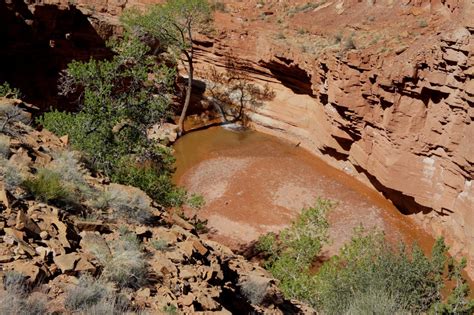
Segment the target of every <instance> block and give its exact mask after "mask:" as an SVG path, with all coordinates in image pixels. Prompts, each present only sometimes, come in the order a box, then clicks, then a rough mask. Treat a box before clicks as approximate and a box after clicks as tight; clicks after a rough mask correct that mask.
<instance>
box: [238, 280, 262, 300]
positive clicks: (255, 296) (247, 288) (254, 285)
mask: <svg viewBox="0 0 474 315" xmlns="http://www.w3.org/2000/svg"><path fill="white" fill-rule="evenodd" d="M240 289H241V291H242V294H243V295H244V296H245V297H246V298H247V300H249V301H250V302H251V303H252V304H255V305H258V304H260V303H262V301H263V299H264V298H265V295H266V294H267V289H268V282H267V281H255V280H252V279H247V280H245V281H243V282H242V283H241V284H240Z"/></svg>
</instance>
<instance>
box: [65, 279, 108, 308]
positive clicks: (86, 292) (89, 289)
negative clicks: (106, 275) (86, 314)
mask: <svg viewBox="0 0 474 315" xmlns="http://www.w3.org/2000/svg"><path fill="white" fill-rule="evenodd" d="M110 293H111V291H110V289H109V288H108V287H107V286H106V285H105V284H104V283H103V282H102V281H100V280H96V279H94V278H93V277H92V276H91V275H89V274H85V275H82V276H81V277H80V278H79V283H78V284H77V285H76V286H74V287H73V288H72V289H70V290H68V291H67V294H66V298H65V300H64V306H65V307H66V308H67V309H68V310H72V311H78V310H84V309H87V308H90V307H91V306H93V305H95V304H97V303H99V302H100V301H101V300H102V299H103V298H104V297H105V296H107V295H108V294H110Z"/></svg>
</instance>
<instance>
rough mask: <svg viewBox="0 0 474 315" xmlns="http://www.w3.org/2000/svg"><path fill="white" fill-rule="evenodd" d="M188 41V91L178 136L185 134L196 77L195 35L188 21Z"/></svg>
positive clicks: (179, 123) (186, 53) (180, 118)
mask: <svg viewBox="0 0 474 315" xmlns="http://www.w3.org/2000/svg"><path fill="white" fill-rule="evenodd" d="M187 32H188V40H189V46H190V51H189V52H187V51H184V54H185V55H186V59H187V61H188V87H187V89H186V98H185V100H184V105H183V110H182V111H181V116H180V117H179V122H178V136H182V135H183V134H184V120H185V119H186V112H187V111H188V107H189V102H190V101H191V92H192V88H193V77H194V67H193V57H194V47H193V34H192V31H191V21H188V24H187Z"/></svg>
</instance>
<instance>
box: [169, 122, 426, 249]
mask: <svg viewBox="0 0 474 315" xmlns="http://www.w3.org/2000/svg"><path fill="white" fill-rule="evenodd" d="M174 149H175V152H176V153H175V156H176V160H177V161H176V167H177V171H176V175H175V181H176V183H177V184H179V185H182V186H184V187H186V189H187V190H188V191H189V192H190V193H198V194H201V195H202V196H203V197H204V199H205V201H206V205H205V206H204V207H203V208H202V209H201V210H199V212H198V216H199V217H201V218H205V219H207V220H208V227H209V228H210V229H211V232H210V233H209V234H208V235H207V237H209V238H211V239H214V240H218V241H220V242H222V243H224V244H226V245H228V246H229V247H231V248H233V249H242V248H244V247H245V246H246V245H248V244H250V243H251V242H252V241H255V240H256V239H258V237H259V236H260V235H261V234H263V233H266V232H269V231H275V232H276V231H278V230H281V229H282V228H284V227H286V226H288V225H289V224H290V223H291V221H292V220H293V219H294V218H295V217H296V216H297V215H298V213H299V212H300V211H301V209H302V208H303V207H307V206H311V205H313V204H314V202H315V200H316V199H317V198H318V197H321V198H327V199H331V200H333V201H335V202H336V203H337V205H336V207H335V208H334V210H332V211H331V212H330V214H329V221H330V224H331V228H330V238H331V245H330V246H328V247H327V248H326V251H327V254H328V255H330V254H333V253H334V251H335V250H336V249H338V248H339V247H340V246H341V245H342V244H344V243H345V242H346V241H348V240H349V239H350V237H351V235H352V232H353V230H354V228H356V227H358V226H359V225H361V224H362V225H364V226H365V227H368V228H371V227H376V228H379V229H381V230H383V231H384V232H385V234H386V235H387V237H388V239H389V240H391V241H398V240H403V241H405V242H407V243H412V242H413V241H416V242H417V243H419V244H420V245H421V246H422V247H423V248H424V249H426V248H428V247H431V244H432V243H433V239H432V237H430V236H429V235H428V234H427V233H426V232H424V231H423V230H422V229H421V228H419V227H418V226H417V225H416V224H415V223H414V222H412V220H411V218H410V217H407V216H404V215H402V214H400V212H398V210H397V209H396V208H395V207H394V206H393V205H392V204H391V203H390V202H389V201H387V200H386V199H384V198H383V197H382V196H381V195H379V194H378V193H377V192H375V191H373V190H371V189H369V188H367V187H366V186H364V185H363V184H361V183H360V182H358V181H357V180H355V179H354V178H352V177H351V176H349V175H347V174H345V173H344V172H342V171H339V170H337V169H335V168H333V167H331V166H329V165H327V164H326V163H324V162H323V161H322V160H320V159H319V158H317V157H316V156H314V155H312V154H310V153H308V152H307V151H305V150H303V149H301V148H298V147H295V145H294V144H291V143H287V142H285V141H283V140H280V139H277V138H275V137H273V136H270V135H266V134H262V133H258V132H256V131H251V130H246V131H235V130H229V129H225V128H222V127H215V128H211V129H207V130H203V131H198V132H191V133H189V134H187V135H185V136H184V137H182V138H181V139H179V140H178V141H177V143H176V144H175V146H174ZM187 211H188V212H192V210H190V209H188V210H187ZM188 214H192V213H188Z"/></svg>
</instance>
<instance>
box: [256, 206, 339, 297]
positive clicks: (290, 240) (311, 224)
mask: <svg viewBox="0 0 474 315" xmlns="http://www.w3.org/2000/svg"><path fill="white" fill-rule="evenodd" d="M333 206H334V204H333V203H332V202H331V201H329V200H324V199H318V201H317V202H316V204H315V206H314V207H310V208H306V209H303V211H302V212H301V214H300V216H299V217H298V218H297V219H296V220H295V222H293V223H292V225H291V226H290V227H289V228H286V229H284V230H283V231H281V233H280V234H279V236H278V237H277V236H275V235H274V234H268V235H266V236H263V237H262V238H261V239H260V240H259V242H258V244H257V249H259V250H261V251H263V252H264V253H265V255H266V256H267V260H266V263H265V267H266V268H267V269H268V270H269V271H270V272H271V273H272V274H273V276H274V277H275V278H277V279H279V280H280V281H281V285H280V287H281V289H282V291H283V292H284V294H285V295H286V296H287V297H289V298H297V299H302V300H306V301H311V300H312V299H313V292H314V289H313V285H314V283H313V280H312V278H311V277H310V276H309V267H310V266H311V263H312V262H313V260H314V259H315V258H316V256H317V255H318V254H319V253H320V251H321V248H322V246H323V245H324V244H325V243H326V242H327V240H328V235H327V230H328V222H327V219H326V214H327V212H328V211H329V210H330V209H331V208H332V207H333Z"/></svg>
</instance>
